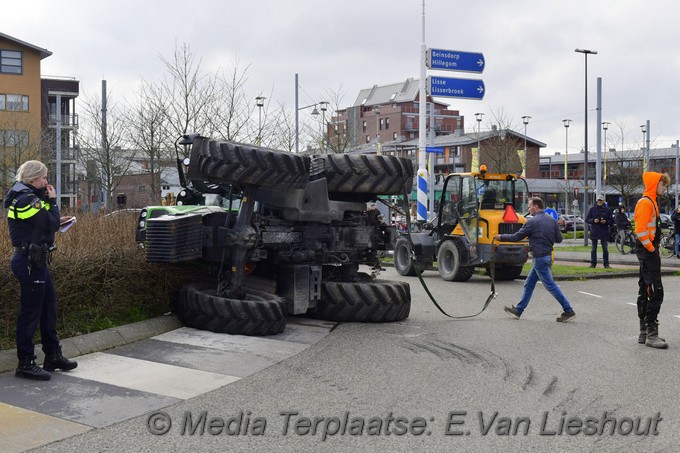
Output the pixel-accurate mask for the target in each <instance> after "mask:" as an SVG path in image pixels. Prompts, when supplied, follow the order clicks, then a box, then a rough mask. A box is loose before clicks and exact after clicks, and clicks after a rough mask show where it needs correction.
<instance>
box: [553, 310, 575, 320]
mask: <svg viewBox="0 0 680 453" xmlns="http://www.w3.org/2000/svg"><path fill="white" fill-rule="evenodd" d="M575 317H576V312H573V311H570V312H569V313H567V312H566V311H565V312H563V313H562V314H561V315H560V317H559V318H557V319H556V321H557V322H569V321H571V320H572V319H574V318H575Z"/></svg>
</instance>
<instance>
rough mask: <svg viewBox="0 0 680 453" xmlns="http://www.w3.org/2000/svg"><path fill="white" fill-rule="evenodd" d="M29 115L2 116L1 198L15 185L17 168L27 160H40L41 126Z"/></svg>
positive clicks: (12, 114) (0, 128) (0, 117)
mask: <svg viewBox="0 0 680 453" xmlns="http://www.w3.org/2000/svg"><path fill="white" fill-rule="evenodd" d="M36 123H37V121H35V120H34V119H32V118H31V117H29V116H28V115H25V114H21V113H13V112H8V113H5V114H4V115H0V196H2V195H4V194H5V193H7V191H8V190H9V188H10V187H11V186H12V184H13V183H14V175H15V173H16V170H17V168H19V166H20V165H21V164H22V163H24V162H25V161H27V160H31V159H40V149H41V146H42V143H43V137H42V135H41V134H40V130H41V129H40V124H36Z"/></svg>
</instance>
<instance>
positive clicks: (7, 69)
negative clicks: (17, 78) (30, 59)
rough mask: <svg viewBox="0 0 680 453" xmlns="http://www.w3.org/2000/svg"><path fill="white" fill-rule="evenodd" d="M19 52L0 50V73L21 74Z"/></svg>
mask: <svg viewBox="0 0 680 453" xmlns="http://www.w3.org/2000/svg"><path fill="white" fill-rule="evenodd" d="M22 72H23V71H22V70H21V52H20V51H18V50H0V73H3V74H21V73H22Z"/></svg>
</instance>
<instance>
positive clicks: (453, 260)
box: [437, 240, 475, 282]
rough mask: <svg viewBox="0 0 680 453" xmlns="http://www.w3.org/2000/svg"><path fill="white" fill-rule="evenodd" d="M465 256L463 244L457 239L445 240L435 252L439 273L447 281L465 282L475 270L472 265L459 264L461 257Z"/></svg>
mask: <svg viewBox="0 0 680 453" xmlns="http://www.w3.org/2000/svg"><path fill="white" fill-rule="evenodd" d="M463 256H465V245H464V244H463V242H462V241H459V240H448V241H445V242H444V243H443V244H442V245H441V246H440V247H439V251H438V252H437V267H438V269H439V275H440V276H441V277H442V278H443V279H444V280H446V281H449V282H466V281H468V280H470V277H472V274H473V273H474V272H475V268H474V267H473V266H463V265H461V257H463Z"/></svg>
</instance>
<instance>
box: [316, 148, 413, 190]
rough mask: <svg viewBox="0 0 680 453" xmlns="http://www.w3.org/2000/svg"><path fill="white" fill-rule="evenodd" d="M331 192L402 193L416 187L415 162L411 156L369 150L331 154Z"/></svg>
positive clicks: (327, 158) (327, 165) (328, 172)
mask: <svg viewBox="0 0 680 453" xmlns="http://www.w3.org/2000/svg"><path fill="white" fill-rule="evenodd" d="M318 158H319V159H322V160H324V161H325V173H326V180H327V182H328V192H330V193H334V192H341V193H342V192H350V193H355V194H356V193H369V194H376V195H401V194H403V193H404V187H406V192H411V188H412V187H413V164H412V163H411V161H410V160H409V159H405V158H401V157H395V156H384V155H368V154H327V155H323V156H318Z"/></svg>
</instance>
